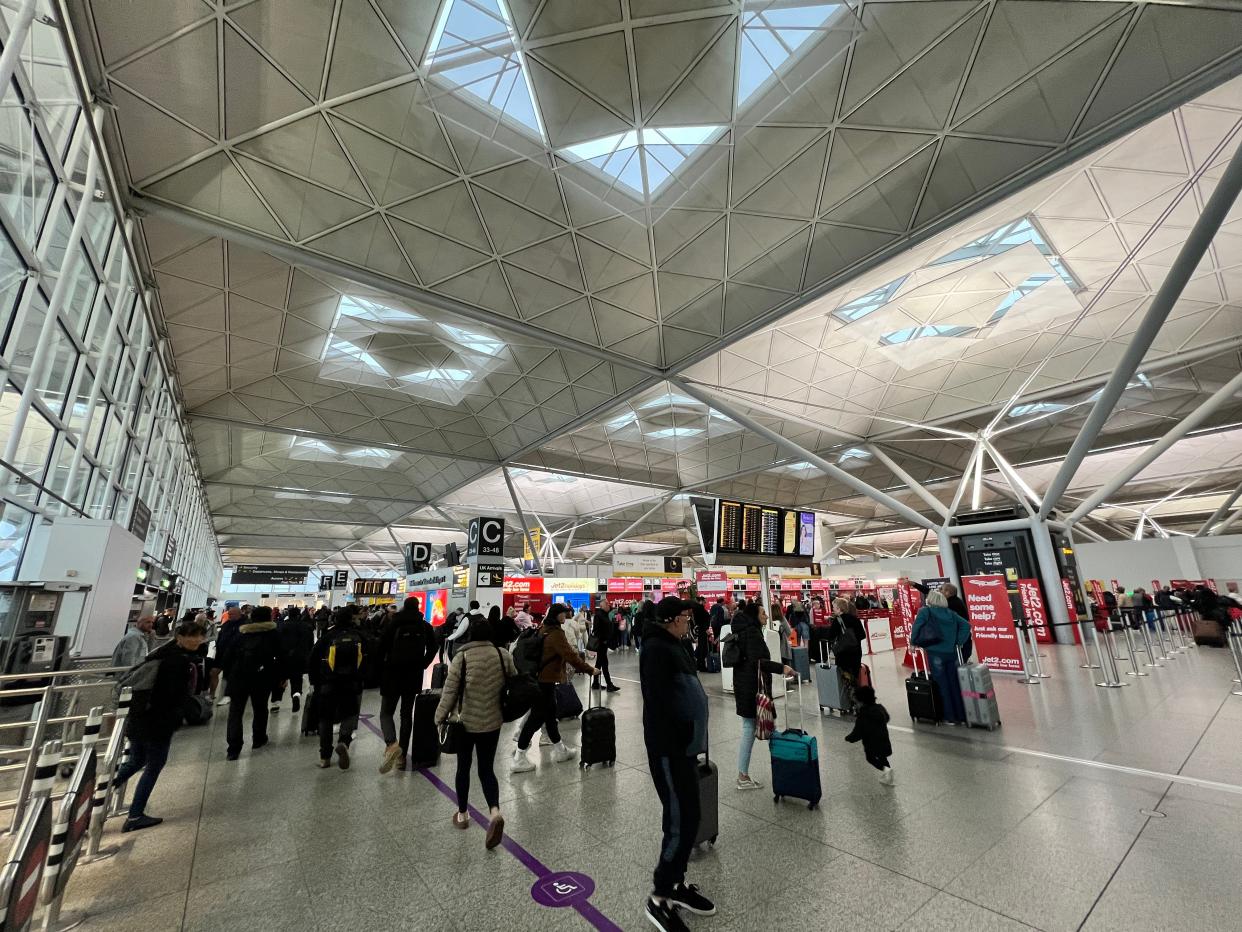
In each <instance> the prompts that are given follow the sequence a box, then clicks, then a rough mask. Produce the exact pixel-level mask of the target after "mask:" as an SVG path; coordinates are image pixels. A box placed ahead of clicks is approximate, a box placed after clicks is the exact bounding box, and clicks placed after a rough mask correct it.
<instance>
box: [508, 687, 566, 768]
mask: <svg viewBox="0 0 1242 932" xmlns="http://www.w3.org/2000/svg"><path fill="white" fill-rule="evenodd" d="M539 692H540V697H539V698H540V701H539V702H537V703H535V704H534V705H533V706H532V707H531V710H530V715H528V716H526V722H525V724H523V725H522V730H521V732H520V733H519V734H518V747H519V748H521V749H522V750H523V751H525V750H526V749H527V748H528V747H530V739H531V738H533V737H534V736H535V735H536V734H538V732H539V729H540V728H544V727H546V728H547V729H548V740H549V741H551V742H552V743H553V744H560V743H561V728H560V723H559V722H557V720H556V684H555V683H540V684H539Z"/></svg>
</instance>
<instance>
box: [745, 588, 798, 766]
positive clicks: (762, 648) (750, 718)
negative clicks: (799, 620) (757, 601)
mask: <svg viewBox="0 0 1242 932" xmlns="http://www.w3.org/2000/svg"><path fill="white" fill-rule="evenodd" d="M731 633H732V635H733V637H734V639H735V641H736V643H737V648H738V661H737V663H736V664H734V667H733V708H734V711H735V712H737V716H738V718H740V719H741V720H742V742H741V744H739V745H738V748H737V788H738V789H739V790H757V789H760V788H761V787H762V786H763V784H762V783H760V782H759V781H758V780H755V779H754V778H752V777H751V775H750V755H751V751H752V750H753V749H754V746H755V716H756V714H757V709H758V699H759V692H760V690H762V691H763V692H764V693H765V694H767V695H771V694H772V678H771V674H773V673H782V672H783V673H787V674H792V673H793V672H794V671H793V669H792V668H790V667H785V666H782V665H781V664H779V663H776V662H775V661H774V660H772V659H771V652H770V651H769V650H768V645H767V642H766V641H765V640H764V639H763V624H762V622H760V621H759V615H758V613H757V612H755V611H751V610H744V611H742V612H739V613H738V614H737V615H735V616H734V618H733V628H732V632H731Z"/></svg>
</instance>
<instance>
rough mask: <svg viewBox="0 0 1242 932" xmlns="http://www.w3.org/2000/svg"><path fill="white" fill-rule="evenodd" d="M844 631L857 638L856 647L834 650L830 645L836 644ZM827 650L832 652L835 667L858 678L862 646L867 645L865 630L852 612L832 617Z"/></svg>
mask: <svg viewBox="0 0 1242 932" xmlns="http://www.w3.org/2000/svg"><path fill="white" fill-rule="evenodd" d="M846 631H852V632H853V633H854V637H856V638H858V646H857V647H850V648H845V649H842V650H835V649H834V648H833V646H832V645H834V644H836V643H837V638H839V637H841V635H842V634H844V633H845V632H846ZM826 637H827V640H828V649H829V650H830V651H832V655H833V656H834V657H836V659H837V666H839V667H840V668H841V670H842V671H843V672H845V673H848V674H849V675H850V676H854V677H856V676H858V671H859V669H860V668H861V667H862V652H863V645H864V644H866V643H867V629H866V628H865V627H864V626H863V623H862V619H860V618H859V617H858V616H857V615H855V614H854V613H853V612H845V613H844V614H842V615H833V616H832V621H830V622H829V623H828V633H827V635H826Z"/></svg>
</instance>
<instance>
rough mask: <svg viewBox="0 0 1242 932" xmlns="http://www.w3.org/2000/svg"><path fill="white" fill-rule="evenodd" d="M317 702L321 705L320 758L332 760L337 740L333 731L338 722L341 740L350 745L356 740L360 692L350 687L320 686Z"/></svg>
mask: <svg viewBox="0 0 1242 932" xmlns="http://www.w3.org/2000/svg"><path fill="white" fill-rule="evenodd" d="M317 692H318V693H319V694H320V695H319V698H318V699H317V700H316V702H317V703H318V705H319V758H320V760H330V759H331V757H332V749H333V747H334V746H335V742H334V741H333V740H332V732H333V728H334V727H335V725H336V723H337V722H340V723H341V731H340V736H339V738H338V739H337V740H339V741H340V742H341V743H342V744H344V745H346V746H348V745H349V743H350V742H351V741H353V740H354V729H355V728H357V727H358V708H359V706H358V694H357V693H356V692H354V691H353V690H350V689H344V690H339V689H332V688H331V687H322V686H321V687H320V688H319V689H318V690H317Z"/></svg>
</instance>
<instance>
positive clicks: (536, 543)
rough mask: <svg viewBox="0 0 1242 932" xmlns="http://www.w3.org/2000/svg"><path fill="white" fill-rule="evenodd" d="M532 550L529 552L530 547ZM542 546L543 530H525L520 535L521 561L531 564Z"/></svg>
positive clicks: (533, 528) (535, 528) (534, 528)
mask: <svg viewBox="0 0 1242 932" xmlns="http://www.w3.org/2000/svg"><path fill="white" fill-rule="evenodd" d="M532 546H533V547H534V548H535V549H534V550H531V547H532ZM542 546H543V530H542V529H541V528H537V527H532V528H527V529H526V533H525V534H523V535H522V559H523V560H527V561H531V562H533V561H534V559H535V554H536V553H537V552H538V551H539V550H540V548H541V547H542Z"/></svg>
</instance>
